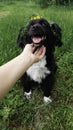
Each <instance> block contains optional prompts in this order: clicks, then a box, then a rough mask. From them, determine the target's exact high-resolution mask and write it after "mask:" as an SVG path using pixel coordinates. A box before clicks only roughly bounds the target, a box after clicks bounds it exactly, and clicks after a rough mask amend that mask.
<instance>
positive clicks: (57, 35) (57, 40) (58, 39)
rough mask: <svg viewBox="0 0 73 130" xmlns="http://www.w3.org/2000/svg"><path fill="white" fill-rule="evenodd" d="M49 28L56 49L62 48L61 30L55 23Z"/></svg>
mask: <svg viewBox="0 0 73 130" xmlns="http://www.w3.org/2000/svg"><path fill="white" fill-rule="evenodd" d="M50 26H51V30H52V33H53V38H54V43H55V45H56V46H58V47H60V46H62V30H61V28H60V27H59V25H58V24H56V23H52V24H51V25H50Z"/></svg>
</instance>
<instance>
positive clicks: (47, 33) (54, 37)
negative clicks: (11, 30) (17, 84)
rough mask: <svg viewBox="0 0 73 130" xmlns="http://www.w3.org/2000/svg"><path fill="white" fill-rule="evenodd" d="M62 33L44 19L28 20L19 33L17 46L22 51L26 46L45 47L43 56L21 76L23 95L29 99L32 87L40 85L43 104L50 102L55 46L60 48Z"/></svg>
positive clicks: (54, 65)
mask: <svg viewBox="0 0 73 130" xmlns="http://www.w3.org/2000/svg"><path fill="white" fill-rule="evenodd" d="M61 39H62V31H61V28H60V27H59V26H58V25H57V24H56V23H52V24H51V23H49V22H48V21H47V20H46V19H44V18H38V19H37V18H36V19H33V20H30V22H29V23H28V25H27V26H26V28H24V27H22V28H21V29H20V31H19V34H18V38H17V44H18V45H19V47H21V48H22V49H23V48H24V47H25V45H26V44H31V43H33V44H34V46H35V47H36V49H37V48H39V47H41V46H42V45H44V46H45V47H46V53H45V56H44V57H43V58H42V59H41V60H40V61H39V62H37V63H34V64H33V65H32V66H31V67H30V68H29V69H28V70H27V71H26V73H25V74H24V75H23V76H22V78H21V83H22V86H23V87H24V95H25V96H26V98H27V99H29V98H31V95H32V86H37V85H40V86H41V88H42V90H43V95H44V102H46V103H49V102H51V101H52V100H51V98H50V94H51V90H52V88H53V85H54V81H55V73H56V70H57V65H56V63H55V59H54V50H55V46H58V47H60V46H62V41H61Z"/></svg>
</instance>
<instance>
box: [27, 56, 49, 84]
mask: <svg viewBox="0 0 73 130" xmlns="http://www.w3.org/2000/svg"><path fill="white" fill-rule="evenodd" d="M26 73H27V75H28V76H30V78H31V79H33V80H34V81H36V82H38V83H41V82H42V79H44V78H45V77H46V76H47V75H48V74H50V73H51V72H50V70H48V68H47V67H46V56H44V58H43V59H42V60H40V61H39V62H37V63H34V64H33V65H32V66H31V67H30V68H29V69H28V70H27V72H26Z"/></svg>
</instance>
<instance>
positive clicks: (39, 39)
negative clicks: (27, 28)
mask: <svg viewBox="0 0 73 130" xmlns="http://www.w3.org/2000/svg"><path fill="white" fill-rule="evenodd" d="M41 40H42V38H40V37H33V38H32V41H33V42H34V43H40V42H41Z"/></svg>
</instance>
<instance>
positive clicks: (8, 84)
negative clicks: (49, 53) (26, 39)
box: [0, 44, 46, 100]
mask: <svg viewBox="0 0 73 130" xmlns="http://www.w3.org/2000/svg"><path fill="white" fill-rule="evenodd" d="M34 51H35V47H34V46H33V44H31V45H29V44H28V45H26V46H25V48H24V50H23V52H22V53H21V54H20V55H18V56H17V57H15V58H14V59H12V60H11V61H9V62H8V63H6V64H4V65H2V66H1V67H0V100H1V99H3V97H4V96H5V95H6V94H7V92H8V91H9V90H10V89H11V88H12V86H13V85H14V84H15V83H16V81H17V80H18V79H19V78H20V77H21V76H22V75H23V74H24V73H25V71H26V70H27V69H28V68H29V67H30V66H31V65H32V64H33V63H35V62H38V61H39V60H41V59H42V58H43V57H44V55H45V52H46V49H45V47H44V46H42V47H41V48H40V49H37V50H36V51H35V52H34Z"/></svg>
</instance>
